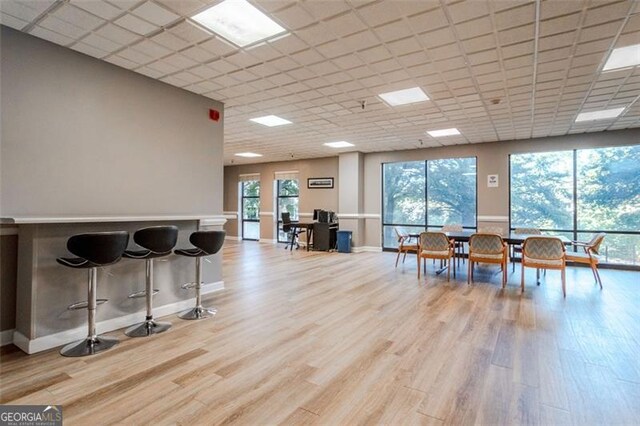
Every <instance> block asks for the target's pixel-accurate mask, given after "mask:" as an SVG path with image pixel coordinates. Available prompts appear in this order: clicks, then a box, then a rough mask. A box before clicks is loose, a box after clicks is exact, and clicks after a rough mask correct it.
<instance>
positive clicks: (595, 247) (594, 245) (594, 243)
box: [589, 232, 607, 254]
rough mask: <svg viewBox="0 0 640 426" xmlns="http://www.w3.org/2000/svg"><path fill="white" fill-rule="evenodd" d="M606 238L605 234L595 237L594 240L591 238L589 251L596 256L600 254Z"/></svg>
mask: <svg viewBox="0 0 640 426" xmlns="http://www.w3.org/2000/svg"><path fill="white" fill-rule="evenodd" d="M606 236H607V234H605V233H604V232H600V233H598V234H596V235H594V236H593V238H591V241H589V249H590V250H591V251H592V252H594V253H595V254H600V244H602V241H604V237H606Z"/></svg>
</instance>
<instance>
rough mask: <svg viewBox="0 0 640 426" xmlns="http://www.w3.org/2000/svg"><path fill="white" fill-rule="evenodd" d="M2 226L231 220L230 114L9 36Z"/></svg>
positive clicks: (5, 33)
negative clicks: (43, 219)
mask: <svg viewBox="0 0 640 426" xmlns="http://www.w3.org/2000/svg"><path fill="white" fill-rule="evenodd" d="M1 55H2V69H1V75H2V81H1V89H2V147H1V159H0V161H1V163H0V168H1V174H0V181H1V187H0V192H1V198H0V206H1V207H2V212H1V214H2V216H4V217H7V216H9V217H10V216H65V215H73V216H76V215H79V216H80V215H84V216H87V215H115V216H128V215H162V214H189V213H193V214H214V213H220V212H221V211H222V179H223V171H222V168H223V166H222V164H223V163H222V144H223V125H222V123H223V121H222V119H221V120H220V121H219V122H217V123H216V122H214V121H211V120H209V118H208V110H209V108H215V109H217V110H219V111H221V112H222V108H223V105H222V104H221V103H219V102H216V101H213V100H211V99H208V98H205V97H202V96H199V95H196V94H193V93H190V92H186V91H184V90H181V89H178V88H176V87H173V86H170V85H167V84H165V83H162V82H160V81H157V80H153V79H151V78H148V77H145V76H142V75H140V74H137V73H134V72H131V71H128V70H125V69H122V68H119V67H117V66H115V65H112V64H109V63H107V62H104V61H100V60H97V59H94V58H91V57H89V56H86V55H83V54H80V53H77V52H74V51H72V50H70V49H66V48H64V47H61V46H58V45H55V44H53V43H49V42H47V41H44V40H41V39H38V38H35V37H32V36H29V35H27V34H23V33H20V32H17V31H14V30H12V29H9V28H6V27H2V34H1Z"/></svg>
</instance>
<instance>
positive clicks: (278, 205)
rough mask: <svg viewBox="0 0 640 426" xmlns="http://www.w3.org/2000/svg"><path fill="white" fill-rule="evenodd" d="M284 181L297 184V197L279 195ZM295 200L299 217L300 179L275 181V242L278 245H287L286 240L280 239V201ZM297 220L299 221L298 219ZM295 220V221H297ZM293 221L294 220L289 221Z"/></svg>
mask: <svg viewBox="0 0 640 426" xmlns="http://www.w3.org/2000/svg"><path fill="white" fill-rule="evenodd" d="M286 180H295V181H297V182H298V194H297V195H280V185H281V183H282V182H284V181H286ZM287 198H297V199H298V216H299V215H300V211H299V210H300V179H276V241H277V242H279V243H288V242H289V241H288V239H284V240H282V239H280V229H281V227H282V215H281V212H280V199H287ZM298 219H300V218H299V217H298ZM298 219H296V221H297V220H298ZM291 220H292V221H294V219H293V218H292V219H291Z"/></svg>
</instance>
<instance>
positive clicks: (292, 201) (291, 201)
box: [276, 179, 300, 243]
mask: <svg viewBox="0 0 640 426" xmlns="http://www.w3.org/2000/svg"><path fill="white" fill-rule="evenodd" d="M299 197H300V187H299V186H298V179H279V180H278V181H277V207H278V208H277V211H276V213H277V215H278V242H280V243H285V242H287V234H285V233H284V232H282V213H287V212H288V213H289V215H290V217H291V220H292V221H296V220H298V213H299V211H298V202H299Z"/></svg>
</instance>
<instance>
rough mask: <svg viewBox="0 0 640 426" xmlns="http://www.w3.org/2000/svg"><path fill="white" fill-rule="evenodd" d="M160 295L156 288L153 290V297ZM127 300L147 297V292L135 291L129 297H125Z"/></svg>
mask: <svg viewBox="0 0 640 426" xmlns="http://www.w3.org/2000/svg"><path fill="white" fill-rule="evenodd" d="M158 293H160V290H158V289H157V288H154V289H153V295H154V296H155V295H156V294H158ZM127 297H128V298H129V299H138V298H140V297H147V290H141V291H137V292H135V293H131V294H130V295H129V296H127Z"/></svg>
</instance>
